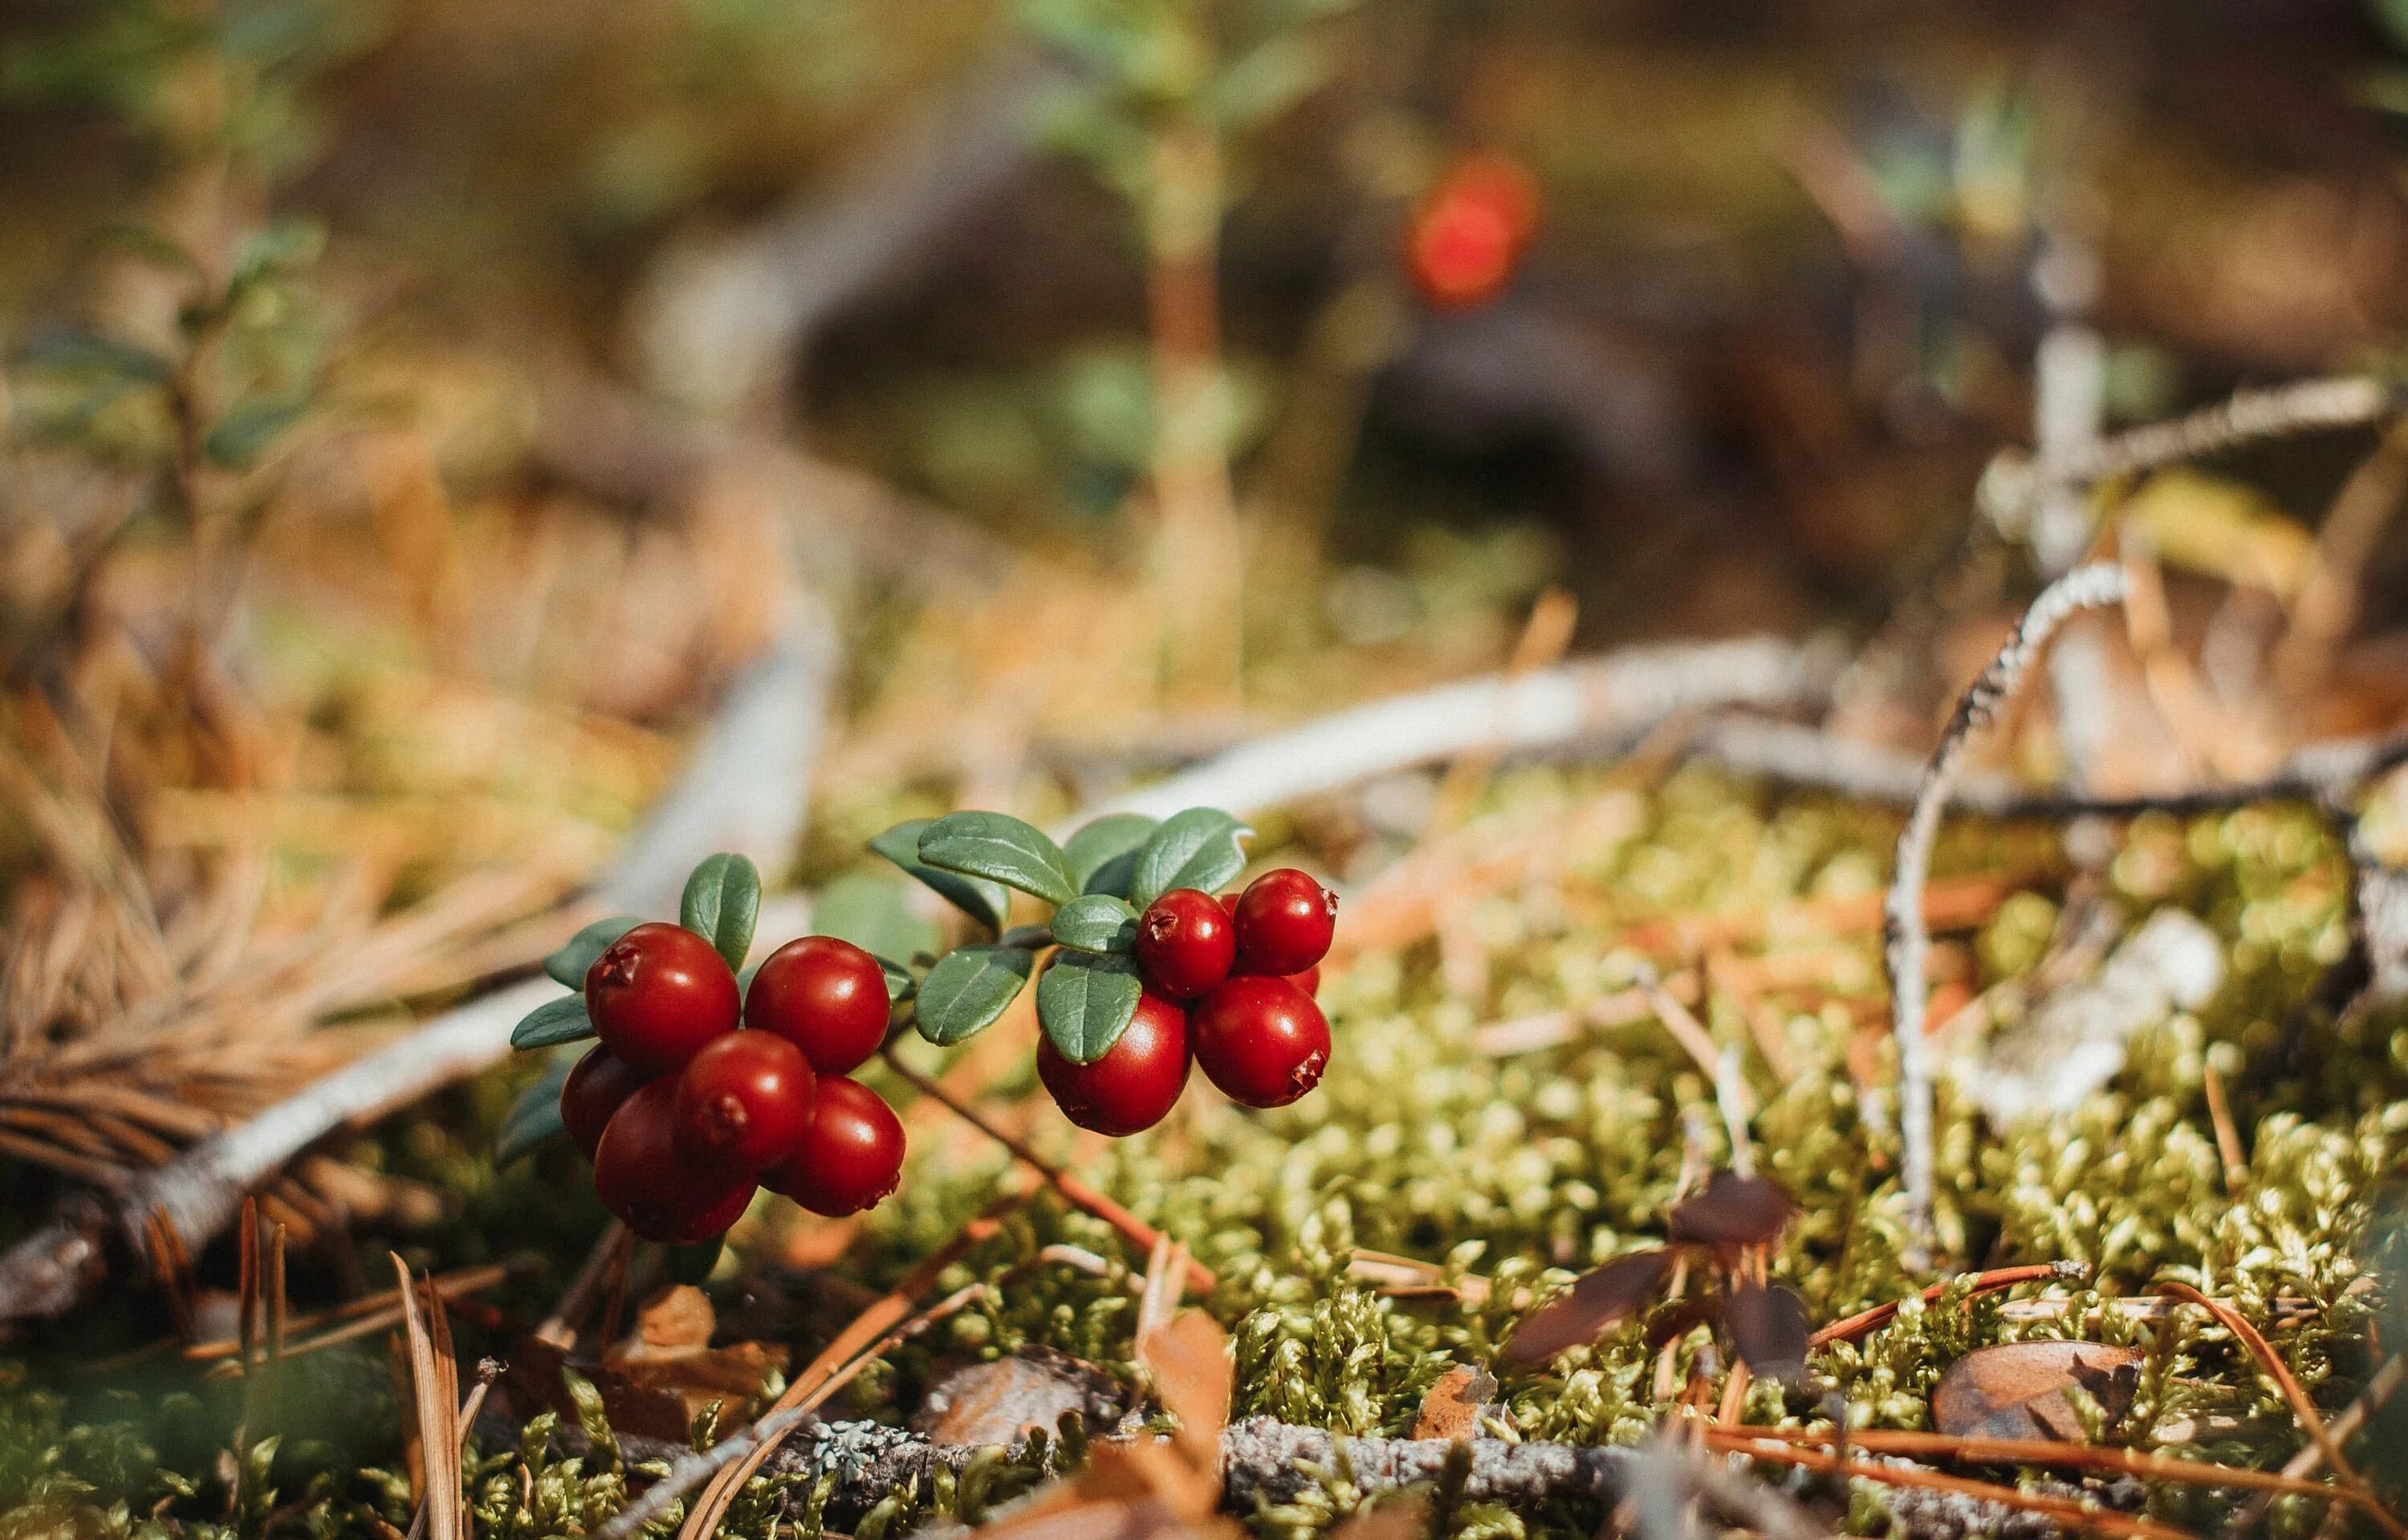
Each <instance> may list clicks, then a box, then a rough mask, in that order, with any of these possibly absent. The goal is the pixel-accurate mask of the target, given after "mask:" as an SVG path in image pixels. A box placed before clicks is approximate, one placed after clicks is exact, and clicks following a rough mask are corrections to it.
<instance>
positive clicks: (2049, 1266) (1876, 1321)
mask: <svg viewBox="0 0 2408 1540" xmlns="http://www.w3.org/2000/svg"><path fill="white" fill-rule="evenodd" d="M2088 1276H2090V1269H2088V1268H2087V1267H2085V1266H2084V1265H2083V1264H2082V1263H2080V1262H2027V1263H2025V1264H2023V1265H2022V1266H2018V1267H1995V1268H1992V1269H1991V1270H1990V1271H1988V1272H1986V1273H1976V1274H1974V1275H1972V1281H1971V1289H1970V1292H1969V1293H1968V1295H1967V1298H1969V1299H1970V1298H1971V1297H1972V1296H1974V1295H1978V1294H1990V1293H1996V1292H1997V1291H1998V1290H2001V1289H2012V1288H2014V1286H2015V1285H2016V1284H2019V1283H2038V1282H2040V1281H2041V1280H2042V1279H2044V1278H2045V1279H2055V1280H2057V1281H2058V1282H2060V1283H2072V1282H2078V1281H2080V1280H2081V1279H2083V1278H2086V1277H2088ZM1963 1281H1964V1280H1963V1279H1961V1278H1950V1279H1948V1280H1947V1281H1945V1282H1943V1283H1935V1284H1933V1285H1932V1286H1931V1287H1930V1288H1928V1289H1926V1290H1923V1292H1922V1293H1921V1295H1919V1296H1918V1297H1919V1298H1920V1299H1921V1300H1922V1301H1923V1303H1924V1304H1926V1305H1935V1304H1937V1303H1939V1300H1940V1297H1941V1296H1942V1294H1945V1293H1946V1292H1948V1290H1951V1289H1953V1288H1955V1287H1957V1284H1959V1283H1960V1282H1963ZM1904 1303H1905V1302H1904V1301H1902V1300H1892V1301H1891V1302H1890V1303H1889V1304H1887V1305H1874V1306H1873V1307H1872V1308H1871V1309H1870V1310H1859V1311H1857V1312H1856V1314H1855V1315H1853V1316H1850V1317H1848V1318H1847V1319H1844V1320H1835V1321H1833V1322H1832V1323H1831V1324H1830V1325H1828V1326H1826V1327H1824V1328H1823V1329H1822V1330H1821V1331H1818V1332H1816V1333H1814V1334H1813V1336H1812V1337H1810V1338H1808V1339H1807V1341H1808V1344H1809V1346H1812V1347H1828V1346H1829V1345H1830V1344H1832V1343H1835V1342H1853V1341H1855V1340H1856V1338H1858V1337H1860V1336H1863V1335H1865V1334H1866V1333H1870V1332H1878V1331H1880V1330H1881V1329H1882V1328H1883V1327H1885V1326H1887V1325H1888V1324H1889V1323H1890V1321H1891V1319H1893V1318H1895V1317H1896V1316H1897V1314H1898V1312H1899V1307H1900V1306H1901V1305H1903V1304H1904Z"/></svg>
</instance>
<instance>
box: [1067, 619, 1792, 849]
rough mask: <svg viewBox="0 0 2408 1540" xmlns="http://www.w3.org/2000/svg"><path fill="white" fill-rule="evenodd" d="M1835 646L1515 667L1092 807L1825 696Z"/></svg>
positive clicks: (1683, 652)
mask: <svg viewBox="0 0 2408 1540" xmlns="http://www.w3.org/2000/svg"><path fill="white" fill-rule="evenodd" d="M1837 670H1838V658H1837V655H1836V654H1835V653H1833V652H1832V651H1830V650H1828V649H1823V648H1819V647H1813V646H1807V647H1800V646H1799V645H1797V644H1795V643H1791V642H1786V641H1782V640H1779V639H1777V638H1773V637H1769V636H1757V637H1750V638H1746V639H1743V640H1740V641H1731V642H1684V643H1671V644H1667V645H1664V646H1658V647H1634V648H1627V649H1621V650H1618V651H1614V652H1610V653H1606V654H1604V655H1603V656H1600V657H1595V658H1586V659H1582V660H1580V661H1578V662H1574V663H1563V664H1560V665H1558V666H1556V667H1554V668H1547V669H1541V670H1538V671H1536V672H1534V673H1530V674H1526V675H1524V676H1522V677H1518V678H1507V677H1501V676H1498V675H1484V676H1483V677H1479V678H1475V679H1467V680H1464V681H1462V682H1461V683H1458V684H1451V685H1441V686H1440V687H1438V688H1437V689H1434V690H1426V691H1421V692H1417V693H1414V694H1410V695H1399V696H1396V697H1393V698H1391V699H1389V700H1384V701H1374V702H1372V703H1371V704H1370V705H1369V706H1355V707H1353V708H1351V709H1349V710H1345V711H1339V712H1333V713H1331V714H1330V715H1328V716H1326V717H1322V718H1319V719H1317V720H1313V721H1310V722H1307V723H1305V724H1304V725H1303V726H1301V727H1297V728H1292V729H1290V730H1289V731H1287V732H1284V733H1275V734H1271V735H1270V736H1269V737H1265V738H1258V739H1256V740H1254V742H1252V743H1248V744H1244V745H1241V746H1240V747H1239V748H1236V749H1230V750H1229V751H1228V752H1226V753H1225V754H1221V755H1217V756H1215V757H1214V758H1212V759H1211V760H1208V761H1206V762H1205V763H1202V764H1199V765H1197V766H1195V767H1194V768H1192V769H1189V770H1185V771H1183V772H1181V773H1180V774H1178V775H1175V776H1171V777H1168V778H1166V779H1163V780H1159V781H1156V782H1154V784H1153V785H1151V786H1148V787H1145V788H1144V789H1142V790H1140V791H1132V792H1130V793H1128V794H1127V795H1125V796H1122V797H1117V798H1114V799H1113V800H1111V802H1109V803H1107V804H1105V805H1104V806H1100V807H1097V808H1094V809H1092V810H1091V811H1090V813H1089V815H1088V816H1090V817H1092V816H1094V815H1095V814H1097V813H1113V812H1138V813H1150V814H1153V815H1154V816H1155V817H1158V818H1160V817H1168V816H1169V815H1170V814H1172V813H1175V812H1177V811H1179V810H1180V809H1181V808H1183V807H1194V806H1211V807H1226V808H1228V809H1229V810H1230V811H1232V812H1238V813H1244V812H1251V811H1254V810H1255V809H1257V808H1264V807H1272V806H1279V805H1280V804H1283V803H1286V802H1292V801H1294V800H1296V799H1297V798H1298V797H1307V796H1313V795H1316V794H1319V793H1322V792H1326V791H1338V790H1340V789H1341V788H1344V787H1347V786H1352V785H1354V784H1355V783H1356V782H1359V781H1364V780H1369V779H1370V778H1372V777H1375V776H1382V775H1386V774H1388V773H1389V772H1391V771H1395V770H1405V769H1411V768H1412V766H1414V765H1417V764H1429V763H1436V762H1439V761H1442V760H1452V759H1455V758H1458V757H1460V756H1462V755H1465V754H1470V753H1480V752H1495V753H1502V754H1508V755H1511V754H1527V753H1530V752H1533V751H1535V750H1541V749H1565V748H1567V747H1570V746H1574V745H1581V744H1593V743H1598V742H1605V743H1615V742H1622V743H1627V742H1628V741H1630V740H1632V739H1633V738H1634V737H1636V736H1637V735H1639V734H1643V733H1645V732H1646V731H1647V730H1648V729H1649V728H1652V727H1654V726H1655V725H1656V724H1657V723H1658V722H1661V721H1663V720H1666V719H1667V718H1670V717H1673V716H1677V715H1679V714H1680V713H1682V712H1685V711H1704V710H1713V709H1717V708H1721V707H1728V706H1757V707H1761V708H1765V709H1778V708H1782V707H1785V706H1811V705H1815V704H1818V703H1820V702H1822V701H1824V700H1827V699H1828V697H1829V694H1830V688H1831V681H1832V679H1833V678H1834V677H1836V674H1837Z"/></svg>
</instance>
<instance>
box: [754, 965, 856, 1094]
mask: <svg viewBox="0 0 2408 1540" xmlns="http://www.w3.org/2000/svg"><path fill="white" fill-rule="evenodd" d="M744 1024H745V1025H746V1026H749V1027H755V1028H758V1029H759V1030H761V1031H763V1032H774V1033H776V1034H778V1035H779V1036H781V1037H782V1038H784V1039H786V1041H788V1042H790V1043H792V1044H794V1045H795V1047H796V1048H800V1049H802V1050H803V1057H804V1058H806V1059H809V1060H810V1062H811V1068H813V1069H815V1070H817V1071H819V1072H820V1073H821V1074H822V1075H843V1074H846V1073H848V1072H849V1071H852V1070H855V1069H858V1068H860V1067H861V1066H862V1065H863V1064H865V1063H867V1062H868V1060H869V1056H870V1055H871V1054H873V1053H876V1052H877V1051H878V1048H879V1045H880V1044H882V1043H883V1042H885V1041H886V970H885V969H883V968H882V967H880V966H879V965H878V959H876V958H874V957H872V956H870V955H869V954H868V953H867V952H866V951H863V950H862V949H861V948H858V947H856V946H854V945H853V943H852V942H850V941H839V940H838V939H837V938H836V937H835V936H832V935H807V936H804V937H803V938H802V939H801V940H799V941H789V942H787V943H786V944H785V945H784V946H782V947H781V948H778V949H777V950H776V951H774V952H771V953H770V954H769V955H768V957H767V960H766V961H764V962H762V964H761V967H760V970H759V971H758V972H756V973H754V974H753V988H752V991H750V992H749V993H747V994H746V995H745V997H744Z"/></svg>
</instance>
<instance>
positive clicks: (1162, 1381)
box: [1137, 1310, 1237, 1449]
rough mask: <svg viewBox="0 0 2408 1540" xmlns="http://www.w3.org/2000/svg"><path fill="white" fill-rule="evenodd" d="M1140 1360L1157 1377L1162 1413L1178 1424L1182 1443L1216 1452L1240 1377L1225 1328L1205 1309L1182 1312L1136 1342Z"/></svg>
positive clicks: (1155, 1380) (1157, 1389)
mask: <svg viewBox="0 0 2408 1540" xmlns="http://www.w3.org/2000/svg"><path fill="white" fill-rule="evenodd" d="M1137 1361H1138V1362H1140V1364H1143V1365H1144V1366H1145V1368H1146V1371H1147V1372H1148V1373H1149V1374H1151V1375H1153V1376H1154V1394H1155V1395H1156V1396H1158V1397H1159V1398H1160V1399H1161V1401H1162V1405H1163V1406H1164V1408H1165V1409H1166V1410H1168V1412H1169V1413H1170V1415H1171V1416H1173V1417H1175V1418H1177V1419H1179V1431H1180V1437H1181V1441H1182V1442H1183V1443H1186V1442H1189V1441H1191V1440H1192V1441H1193V1442H1194V1444H1195V1445H1196V1446H1197V1447H1199V1448H1206V1449H1218V1448H1219V1447H1220V1443H1221V1430H1222V1429H1223V1428H1224V1427H1225V1426H1226V1425H1227V1423H1228V1420H1229V1396H1230V1393H1231V1391H1232V1390H1234V1389H1235V1386H1236V1375H1237V1371H1236V1369H1235V1368H1234V1367H1233V1366H1232V1364H1231V1363H1230V1361H1229V1334H1228V1333H1226V1332H1224V1331H1222V1330H1221V1323H1220V1322H1219V1321H1217V1320H1214V1319H1212V1318H1211V1316H1210V1315H1208V1314H1207V1313H1205V1312H1204V1311H1202V1310H1182V1311H1180V1312H1179V1313H1178V1314H1177V1315H1175V1316H1173V1317H1171V1318H1170V1319H1169V1320H1168V1321H1167V1322H1166V1323H1164V1324H1163V1325H1162V1326H1161V1327H1160V1328H1158V1329H1156V1330H1154V1331H1150V1332H1147V1333H1143V1334H1142V1335H1140V1337H1139V1338H1138V1339H1137Z"/></svg>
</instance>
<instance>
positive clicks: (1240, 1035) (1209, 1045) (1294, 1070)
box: [1037, 867, 1338, 1137]
mask: <svg viewBox="0 0 2408 1540" xmlns="http://www.w3.org/2000/svg"><path fill="white" fill-rule="evenodd" d="M1337 923H1338V895H1337V894H1336V893H1333V892H1331V891H1329V890H1328V889H1326V888H1325V887H1323V886H1322V885H1321V884H1320V882H1318V881H1317V880H1315V879H1314V878H1313V877H1310V876H1308V875H1307V874H1305V873H1303V872H1299V871H1297V870H1296V869H1295V868H1293V867H1283V868H1282V869H1280V870H1279V871H1276V872H1269V873H1266V874H1264V875H1263V876H1262V877H1257V878H1255V879H1254V882H1253V883H1252V884H1251V885H1249V886H1248V887H1247V889H1246V890H1245V891H1244V892H1242V893H1235V894H1231V895H1230V896H1228V897H1227V898H1215V897H1213V896H1212V895H1211V893H1207V892H1203V891H1198V890H1197V889H1194V888H1174V889H1172V890H1171V891H1169V892H1167V893H1165V894H1163V895H1162V896H1161V897H1160V898H1157V899H1155V900H1154V902H1153V903H1152V904H1151V905H1147V907H1146V910H1145V912H1144V913H1143V914H1142V915H1140V917H1139V918H1138V922H1137V964H1138V977H1139V978H1140V981H1141V982H1142V983H1143V985H1144V992H1143V994H1141V995H1140V997H1139V1000H1138V1007H1137V1014H1136V1016H1135V1017H1133V1018H1131V1019H1130V1021H1129V1024H1128V1026H1127V1028H1126V1029H1125V1030H1124V1031H1123V1032H1122V1034H1121V1035H1120V1038H1119V1040H1118V1041H1117V1042H1115V1043H1113V1044H1112V1046H1111V1048H1109V1049H1107V1050H1106V1051H1105V1053H1104V1054H1103V1056H1102V1057H1101V1058H1099V1059H1097V1060H1096V1061H1095V1062H1093V1063H1086V1064H1081V1063H1074V1062H1071V1061H1070V1060H1069V1059H1068V1058H1067V1057H1065V1056H1064V1055H1063V1054H1062V1053H1061V1052H1060V1051H1059V1050H1058V1049H1056V1048H1054V1045H1053V1043H1052V1042H1051V1041H1047V1042H1045V1043H1044V1044H1042V1045H1041V1046H1039V1048H1038V1050H1037V1074H1038V1077H1039V1079H1041V1080H1042V1081H1044V1083H1045V1089H1046V1090H1047V1091H1051V1092H1052V1093H1053V1096H1054V1103H1055V1104H1056V1105H1059V1106H1060V1107H1061V1109H1062V1113H1063V1116H1065V1117H1067V1118H1068V1119H1070V1120H1071V1121H1072V1122H1074V1123H1076V1124H1078V1125H1079V1126H1080V1127H1081V1128H1086V1129H1093V1130H1094V1131H1095V1132H1097V1133H1098V1134H1111V1135H1114V1136H1115V1137H1118V1136H1122V1135H1125V1134H1136V1133H1138V1132H1140V1130H1143V1129H1148V1128H1151V1127H1153V1126H1154V1124H1155V1123H1157V1122H1160V1121H1161V1120H1162V1119H1163V1118H1164V1116H1165V1115H1167V1114H1168V1112H1169V1111H1170V1108H1171V1105H1172V1104H1174V1103H1176V1102H1177V1101H1178V1100H1179V1093H1180V1091H1182V1090H1183V1088H1184V1087H1185V1086H1186V1084H1187V1070H1188V1066H1189V1064H1191V1063H1197V1064H1201V1065H1203V1066H1204V1074H1205V1077H1206V1078H1208V1079H1210V1080H1211V1082H1212V1083H1213V1084H1214V1085H1215V1086H1217V1087H1219V1088H1220V1089H1221V1091H1222V1092H1223V1093H1224V1094H1225V1095H1226V1096H1227V1097H1228V1098H1229V1099H1230V1100H1231V1101H1234V1102H1238V1103H1240V1104H1242V1105H1246V1106H1253V1107H1275V1106H1285V1105H1287V1104H1288V1103H1290V1102H1293V1101H1295V1100H1296V1099H1297V1097H1299V1096H1302V1095H1303V1094H1304V1093H1305V1092H1307V1091H1311V1090H1312V1088H1313V1087H1314V1086H1315V1085H1316V1084H1318V1083H1319V1082H1320V1079H1321V1072H1322V1070H1323V1068H1324V1067H1325V1066H1326V1065H1327V1064H1328V1062H1329V1022H1328V1020H1327V1019H1326V1017H1324V1016H1323V1015H1322V1014H1321V1007H1320V1006H1319V1005H1315V1004H1314V1003H1313V994H1314V992H1315V991H1316V990H1317V989H1318V987H1319V985H1320V982H1321V968H1320V962H1321V960H1322V958H1323V957H1324V956H1325V955H1326V953H1327V952H1328V950H1329V938H1330V936H1331V934H1333V933H1334V932H1335V930H1336V928H1337Z"/></svg>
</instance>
